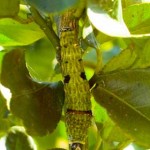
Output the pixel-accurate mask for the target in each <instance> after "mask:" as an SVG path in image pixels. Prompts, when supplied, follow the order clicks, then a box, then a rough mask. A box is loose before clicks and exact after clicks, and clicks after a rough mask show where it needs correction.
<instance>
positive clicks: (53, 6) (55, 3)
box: [27, 0, 78, 13]
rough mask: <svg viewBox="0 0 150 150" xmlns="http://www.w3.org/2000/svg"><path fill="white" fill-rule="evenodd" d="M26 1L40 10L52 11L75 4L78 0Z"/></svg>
mask: <svg viewBox="0 0 150 150" xmlns="http://www.w3.org/2000/svg"><path fill="white" fill-rule="evenodd" d="M27 2H28V3H29V4H31V5H33V6H34V7H35V8H37V9H39V10H40V11H42V12H45V13H52V12H59V11H62V10H65V9H67V8H69V7H71V6H73V5H75V4H77V2H78V0H71V1H70V0H61V1H60V0H45V1H43V0H27Z"/></svg>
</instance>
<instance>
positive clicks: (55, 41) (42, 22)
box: [30, 7, 60, 50]
mask: <svg viewBox="0 0 150 150" xmlns="http://www.w3.org/2000/svg"><path fill="white" fill-rule="evenodd" d="M30 11H31V13H32V15H33V19H34V21H35V22H36V23H37V24H38V25H39V26H40V28H41V29H42V30H43V31H44V33H45V35H46V36H47V37H48V39H49V40H50V41H51V43H52V45H53V46H54V48H55V49H56V50H59V49H60V44H59V38H58V36H57V35H56V33H55V32H54V30H53V28H52V22H51V25H50V24H49V25H47V22H46V21H45V20H44V19H43V17H42V16H41V15H40V13H39V12H38V11H37V10H36V9H35V8H34V7H31V8H30Z"/></svg>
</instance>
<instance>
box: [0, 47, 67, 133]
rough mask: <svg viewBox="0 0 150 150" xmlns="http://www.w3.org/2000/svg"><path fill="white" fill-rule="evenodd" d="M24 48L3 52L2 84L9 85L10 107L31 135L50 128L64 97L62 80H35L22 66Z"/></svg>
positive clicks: (58, 115) (47, 130) (59, 111)
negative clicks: (43, 81)
mask: <svg viewBox="0 0 150 150" xmlns="http://www.w3.org/2000/svg"><path fill="white" fill-rule="evenodd" d="M24 57H25V56H24V51H23V50H20V49H15V50H12V51H10V52H9V53H7V54H6V55H5V56H4V59H3V65H2V76H1V80H2V84H3V85H5V86H6V87H8V88H10V90H11V92H12V99H11V103H10V109H11V111H12V113H13V114H15V115H16V116H18V117H19V118H21V119H22V120H23V122H24V125H25V126H26V128H27V131H28V132H29V133H30V134H32V135H45V134H46V133H48V132H52V131H53V130H54V129H55V128H56V126H57V123H58V122H59V120H60V117H61V111H62V106H63V100H64V91H63V85H62V82H58V83H49V84H48V83H43V84H40V83H36V82H34V81H33V80H32V79H31V78H30V76H29V72H28V70H27V69H26V66H25V58H24Z"/></svg>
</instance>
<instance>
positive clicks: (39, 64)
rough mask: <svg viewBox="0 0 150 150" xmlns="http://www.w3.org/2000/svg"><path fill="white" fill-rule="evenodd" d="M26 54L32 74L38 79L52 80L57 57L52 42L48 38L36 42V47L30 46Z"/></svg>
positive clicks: (41, 80)
mask: <svg viewBox="0 0 150 150" xmlns="http://www.w3.org/2000/svg"><path fill="white" fill-rule="evenodd" d="M25 56H26V63H27V68H28V70H29V72H30V75H31V76H32V77H33V78H34V79H35V80H37V81H40V82H43V81H46V82H48V81H49V82H50V81H51V79H52V75H53V74H54V59H55V50H54V48H53V46H52V45H51V44H50V42H49V41H48V40H46V39H43V40H40V41H38V42H36V43H35V44H34V49H33V47H29V48H28V50H27V51H26V53H25ZM52 81H54V80H52ZM57 81H58V79H57Z"/></svg>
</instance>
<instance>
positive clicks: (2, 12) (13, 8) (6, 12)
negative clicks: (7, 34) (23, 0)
mask: <svg viewBox="0 0 150 150" xmlns="http://www.w3.org/2000/svg"><path fill="white" fill-rule="evenodd" d="M18 12H19V0H4V1H3V0H1V1H0V18H5V17H15V16H17V14H18Z"/></svg>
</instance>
